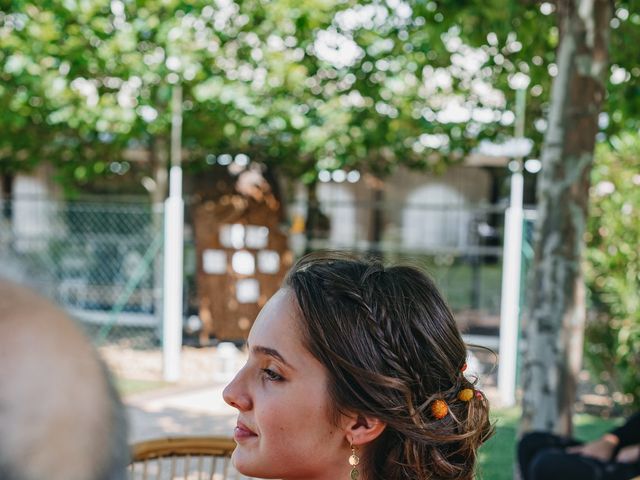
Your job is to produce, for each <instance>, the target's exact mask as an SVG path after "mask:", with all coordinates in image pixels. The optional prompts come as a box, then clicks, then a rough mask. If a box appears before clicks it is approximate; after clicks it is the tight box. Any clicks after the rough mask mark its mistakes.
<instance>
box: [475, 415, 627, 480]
mask: <svg viewBox="0 0 640 480" xmlns="http://www.w3.org/2000/svg"><path fill="white" fill-rule="evenodd" d="M491 416H492V420H493V422H495V427H496V433H495V435H494V436H493V437H492V438H491V439H490V440H489V441H488V442H487V443H486V444H485V445H483V446H482V448H481V449H480V452H479V461H480V466H479V473H478V478H481V479H486V480H511V479H512V478H513V471H514V465H515V458H516V457H515V455H516V436H517V431H518V421H519V419H520V411H519V410H518V409H515V408H514V409H508V410H507V409H503V410H494V411H493V412H492V415H491ZM620 423H622V421H621V420H620V419H611V418H608V419H604V418H600V417H595V416H593V415H583V414H581V415H576V417H575V420H574V426H575V436H576V437H577V438H579V439H580V440H584V441H590V440H594V439H596V438H598V437H599V436H600V435H602V434H603V433H605V432H607V431H609V430H611V429H612V428H614V427H616V426H617V425H619V424H620Z"/></svg>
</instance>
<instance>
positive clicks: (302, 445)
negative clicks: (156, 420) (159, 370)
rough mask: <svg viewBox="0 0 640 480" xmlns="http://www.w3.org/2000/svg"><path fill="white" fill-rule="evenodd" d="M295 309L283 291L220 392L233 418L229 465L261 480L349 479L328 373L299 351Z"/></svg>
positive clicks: (261, 318) (267, 309)
mask: <svg viewBox="0 0 640 480" xmlns="http://www.w3.org/2000/svg"><path fill="white" fill-rule="evenodd" d="M295 302H296V300H295V296H294V294H293V292H292V291H291V290H288V289H281V290H280V291H278V293H276V294H275V295H274V296H273V297H272V298H271V300H269V302H267V304H266V305H265V306H264V308H263V309H262V311H261V312H260V314H259V315H258V318H257V319H256V321H255V323H254V325H253V328H252V329H251V332H250V334H249V339H248V341H247V346H248V348H249V358H248V361H247V363H246V365H245V366H244V367H243V368H242V370H240V372H238V374H237V375H236V377H235V378H234V379H233V380H232V382H231V383H230V384H229V385H227V387H226V388H225V390H224V393H223V395H224V399H225V401H226V402H227V403H228V404H229V405H231V406H232V407H235V408H237V409H238V412H239V413H238V424H237V427H236V429H235V439H236V442H237V444H238V446H237V448H236V450H235V451H234V453H233V462H234V465H235V466H236V468H237V469H238V470H239V471H240V472H241V473H243V474H245V475H248V476H255V477H259V478H280V479H289V478H300V479H331V480H335V479H336V478H348V474H349V465H348V458H349V454H350V450H349V445H348V443H347V440H346V435H345V434H346V429H345V428H344V427H340V426H336V425H334V423H333V422H332V421H331V415H330V408H329V406H330V400H329V395H328V393H327V372H326V369H325V368H324V366H323V365H322V364H321V363H320V362H319V361H318V360H317V359H316V358H315V357H313V356H312V355H311V353H309V352H308V351H307V350H306V348H305V347H304V346H303V344H302V337H301V333H300V329H299V324H298V322H299V321H300V320H299V319H298V318H297V311H298V310H297V307H296V303H295Z"/></svg>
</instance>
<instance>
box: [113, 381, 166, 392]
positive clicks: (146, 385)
mask: <svg viewBox="0 0 640 480" xmlns="http://www.w3.org/2000/svg"><path fill="white" fill-rule="evenodd" d="M115 382H116V388H117V389H118V392H120V395H121V396H123V397H126V396H127V395H132V394H134V393H142V392H147V391H150V390H157V389H159V388H163V387H166V386H167V385H169V384H168V383H166V382H162V381H159V380H136V379H133V378H122V377H117V378H116V379H115Z"/></svg>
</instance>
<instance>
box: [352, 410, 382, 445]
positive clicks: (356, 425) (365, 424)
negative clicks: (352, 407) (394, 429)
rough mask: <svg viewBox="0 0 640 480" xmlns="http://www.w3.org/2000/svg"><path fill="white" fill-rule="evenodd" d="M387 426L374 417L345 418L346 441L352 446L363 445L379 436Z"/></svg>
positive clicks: (355, 416)
mask: <svg viewBox="0 0 640 480" xmlns="http://www.w3.org/2000/svg"><path fill="white" fill-rule="evenodd" d="M386 427H387V424H386V423H384V422H383V421H382V420H380V419H378V418H375V417H368V416H365V415H355V414H354V415H353V416H349V417H348V418H347V424H346V434H347V439H348V440H349V442H351V443H352V444H353V445H354V446H360V445H365V444H367V443H370V442H372V441H374V440H375V439H376V438H378V437H379V436H380V434H381V433H382V432H384V429H385V428H386Z"/></svg>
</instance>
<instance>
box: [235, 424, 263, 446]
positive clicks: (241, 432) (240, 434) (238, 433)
mask: <svg viewBox="0 0 640 480" xmlns="http://www.w3.org/2000/svg"><path fill="white" fill-rule="evenodd" d="M257 436H258V435H257V434H256V433H255V432H254V431H252V430H251V429H249V427H247V426H246V425H245V424H244V423H242V422H238V424H237V425H236V428H235V429H234V430H233V438H234V439H235V440H236V441H237V442H239V441H241V440H246V439H248V438H252V437H257Z"/></svg>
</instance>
